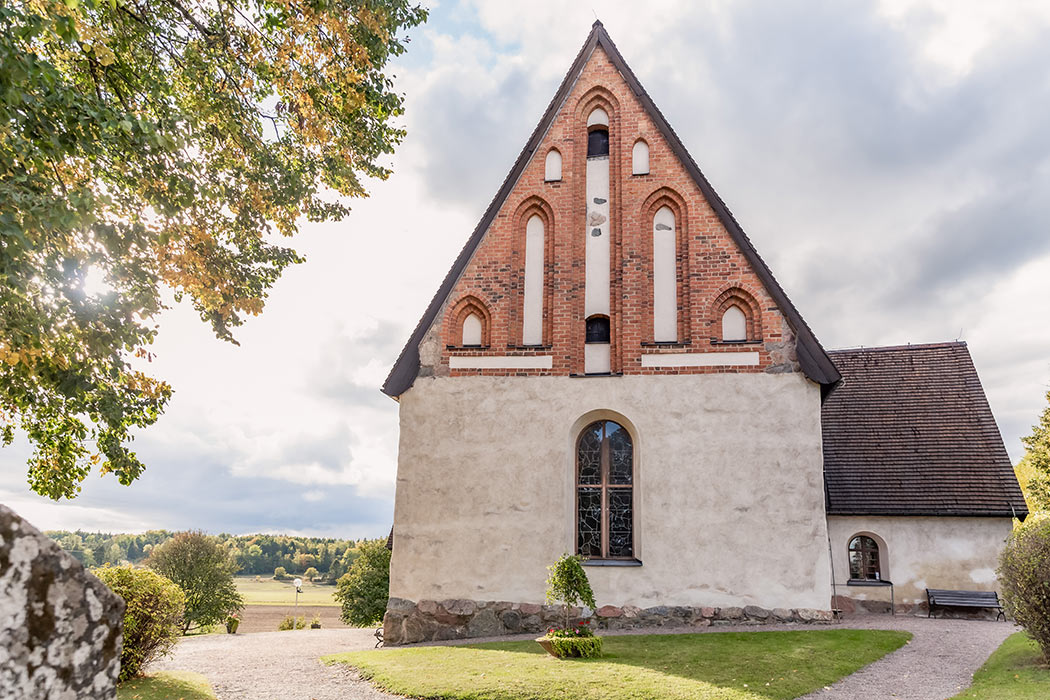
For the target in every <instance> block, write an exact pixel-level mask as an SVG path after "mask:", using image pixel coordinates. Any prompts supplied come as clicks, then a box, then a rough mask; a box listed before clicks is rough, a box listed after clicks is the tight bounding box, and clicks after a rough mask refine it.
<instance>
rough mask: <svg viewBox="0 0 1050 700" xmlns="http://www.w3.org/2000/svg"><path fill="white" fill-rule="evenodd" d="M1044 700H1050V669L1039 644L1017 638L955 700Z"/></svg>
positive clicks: (1017, 636)
mask: <svg viewBox="0 0 1050 700" xmlns="http://www.w3.org/2000/svg"><path fill="white" fill-rule="evenodd" d="M963 698H977V699H978V700H1042V699H1043V698H1050V669H1047V667H1046V664H1045V663H1044V661H1043V655H1042V654H1040V653H1039V647H1038V646H1036V643H1035V642H1033V641H1032V640H1031V639H1029V638H1028V636H1027V635H1025V633H1024V632H1018V633H1017V634H1013V635H1011V636H1010V637H1008V638H1007V639H1006V641H1005V642H1003V645H1002V646H1001V647H999V648H998V649H997V650H996V651H995V653H994V654H992V656H991V658H989V659H988V661H986V662H985V664H984V666H981V668H980V670H978V671H977V673H975V674H973V685H972V686H970V687H969V688H967V689H966V690H964V691H963V692H961V693H959V694H958V695H956V696H955V698H953V700H963Z"/></svg>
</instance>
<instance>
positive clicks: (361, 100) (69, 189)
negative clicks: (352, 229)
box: [0, 0, 426, 499]
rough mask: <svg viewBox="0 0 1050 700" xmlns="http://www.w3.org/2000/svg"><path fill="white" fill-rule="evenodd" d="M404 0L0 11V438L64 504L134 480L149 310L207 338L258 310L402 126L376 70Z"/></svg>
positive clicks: (156, 401)
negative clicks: (310, 231)
mask: <svg viewBox="0 0 1050 700" xmlns="http://www.w3.org/2000/svg"><path fill="white" fill-rule="evenodd" d="M425 19H426V11H425V10H424V9H422V8H420V7H417V6H414V5H412V4H411V3H410V2H407V1H406V0H211V1H208V2H205V1H203V0H149V1H146V0H12V1H11V2H6V3H4V4H3V5H0V275H2V276H3V283H2V284H0V436H2V438H3V441H4V442H5V444H10V443H11V442H12V440H13V439H14V437H15V435H16V434H17V433H18V432H19V431H21V432H22V433H23V434H24V435H25V436H26V437H27V438H28V440H29V442H30V443H31V445H32V447H33V453H32V455H31V457H30V460H29V483H30V486H31V487H32V488H33V490H35V491H37V492H38V493H41V494H44V495H47V496H50V497H51V498H56V499H57V498H62V497H72V496H74V495H76V493H77V492H78V491H79V489H80V483H81V482H82V481H83V480H84V478H85V477H86V476H87V475H88V474H89V473H90V472H91V470H92V469H93V468H94V467H95V466H96V465H97V468H98V469H99V470H100V471H101V472H102V473H109V472H111V473H113V474H114V475H115V476H116V478H117V479H118V480H119V481H120V483H122V484H129V483H131V482H132V481H133V480H134V479H135V478H136V477H137V476H138V475H139V474H140V473H141V472H142V470H143V468H144V465H143V464H142V462H141V461H140V460H139V459H138V458H137V457H136V455H135V453H134V452H133V451H132V450H131V449H130V446H129V443H130V441H131V432H130V431H131V430H132V429H133V428H136V427H144V426H148V425H151V424H152V423H154V422H155V421H156V420H157V419H158V417H159V416H160V415H161V413H162V412H163V411H164V408H165V406H166V404H167V402H168V400H169V398H170V396H171V393H172V388H171V387H170V386H169V385H168V384H167V383H166V382H164V381H163V379H161V378H159V377H155V376H152V375H151V374H150V373H149V372H148V371H147V369H148V360H149V359H150V357H151V355H150V346H151V343H152V341H153V340H154V338H155V335H156V333H157V326H156V317H157V315H158V314H159V313H160V312H161V311H162V310H163V309H164V308H165V299H166V298H169V296H170V297H173V298H174V299H175V300H177V301H181V300H186V301H188V302H189V303H190V304H192V305H193V307H194V308H195V309H196V311H197V312H198V313H199V314H200V317H201V319H202V320H203V321H204V322H206V323H208V324H209V325H210V326H211V328H212V330H213V331H214V333H215V335H216V336H217V337H218V338H219V339H221V340H225V341H228V342H236V341H235V339H234V329H236V328H237V326H239V325H241V324H242V323H243V322H244V320H245V318H246V317H248V316H251V315H255V314H258V313H259V312H260V311H261V310H262V308H263V304H264V302H265V300H266V296H267V293H268V291H269V289H270V287H271V286H272V285H273V284H274V282H275V281H276V280H277V279H278V277H279V276H280V275H281V272H282V271H283V270H284V269H285V268H286V267H287V266H289V265H292V264H296V263H299V262H301V261H302V258H301V257H300V256H299V255H298V254H297V253H296V251H295V250H294V249H293V248H292V247H291V246H290V245H289V244H288V242H287V241H288V238H289V237H290V236H292V235H293V234H295V233H296V232H297V229H298V227H299V224H300V222H301V221H303V220H306V221H325V220H332V219H339V218H340V217H343V216H344V215H345V214H346V213H347V212H348V206H347V200H348V198H354V197H362V196H365V195H366V192H365V187H364V182H363V180H364V178H378V179H383V178H386V177H387V176H388V175H389V174H390V172H389V170H388V169H387V168H385V167H384V166H383V165H382V164H381V159H382V157H383V156H384V155H386V154H389V153H391V152H392V151H393V148H394V147H395V145H397V144H398V143H399V141H400V140H401V138H402V137H403V135H404V133H403V131H402V130H400V129H399V128H398V127H397V126H396V125H395V124H394V122H393V120H394V119H395V118H396V117H397V116H398V115H400V114H401V113H402V98H401V96H400V95H398V94H397V93H396V92H394V90H393V85H392V82H391V76H389V75H388V74H387V72H386V65H387V63H388V61H389V60H390V58H391V57H394V56H397V55H399V54H401V53H403V52H404V51H405V49H406V44H407V41H406V39H405V38H404V36H403V33H404V31H405V30H407V29H408V28H411V27H413V26H416V25H418V24H419V23H421V22H423V21H424V20H425Z"/></svg>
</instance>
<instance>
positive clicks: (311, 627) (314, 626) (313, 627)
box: [310, 622, 321, 630]
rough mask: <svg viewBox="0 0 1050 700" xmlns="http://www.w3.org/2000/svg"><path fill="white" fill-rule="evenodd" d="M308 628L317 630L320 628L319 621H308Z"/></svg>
mask: <svg viewBox="0 0 1050 700" xmlns="http://www.w3.org/2000/svg"><path fill="white" fill-rule="evenodd" d="M310 629H312V630H319V629H321V623H320V622H311V623H310Z"/></svg>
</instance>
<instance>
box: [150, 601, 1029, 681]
mask: <svg viewBox="0 0 1050 700" xmlns="http://www.w3.org/2000/svg"><path fill="white" fill-rule="evenodd" d="M834 627H840V628H842V627H844V628H854V629H896V630H906V631H908V632H911V633H912V634H913V635H914V637H913V638H912V640H911V641H910V642H909V643H908V644H906V645H905V646H903V647H902V648H900V649H898V650H897V651H895V652H894V653H892V654H889V655H888V656H886V657H884V658H882V659H880V660H879V661H876V662H875V663H873V664H871V665H870V666H868V667H866V668H863V669H861V670H860V671H858V672H857V673H854V674H853V675H851V676H847V677H846V678H844V679H842V680H841V681H839V682H838V683H836V684H835V685H833V686H831V687H830V688H825V689H824V690H820V691H817V692H815V693H811V694H810V695H806V696H805V697H804V698H802V699H801V700H855V698H864V697H870V698H898V699H899V700H944V699H945V698H949V697H951V696H953V695H955V694H956V693H958V692H959V691H960V690H962V689H963V688H965V687H967V686H968V685H969V684H970V681H971V678H972V676H973V672H974V671H976V670H977V669H978V668H979V667H980V666H981V664H983V663H984V662H985V660H986V659H987V658H988V656H989V655H990V654H991V653H992V652H993V651H995V649H996V647H998V646H999V645H1000V644H1001V643H1002V642H1003V640H1004V639H1006V637H1007V636H1009V635H1010V634H1011V633H1012V632H1014V631H1015V630H1016V628H1015V627H1014V626H1013V625H1012V624H1008V623H1004V622H990V621H987V620H936V619H935V620H928V619H926V618H916V617H909V616H904V615H899V616H896V617H892V616H888V615H870V616H862V617H854V618H851V619H848V620H846V621H845V622H843V623H841V624H837V625H834ZM775 629H793V630H798V629H822V628H819V627H807V626H802V625H763V626H761V627H755V626H748V627H707V628H699V629H698V628H681V629H667V628H664V629H663V630H660V631H661V632H663V633H668V634H674V633H683V632H689V633H696V632H704V633H718V632H729V631H736V630H750V631H761V630H775ZM824 629H827V628H824ZM653 632H654V630H651V629H649V630H630V631H629V632H623V633H621V634H652V633H653ZM606 634H614V633H612V632H609V633H606ZM533 636H534V635H517V636H515V637H501V638H499V639H500V640H502V641H508V640H511V639H530V638H532V637H533ZM480 641H491V640H479V639H471V640H468V643H477V642H480ZM453 643H455V642H453ZM374 644H375V640H374V639H373V638H372V631H371V630H361V629H324V630H302V631H299V632H260V633H256V634H243V635H242V634H238V635H233V636H231V635H225V634H215V635H208V636H202V637H188V638H186V639H183V640H181V641H180V642H179V645H178V646H177V647H176V649H175V651H174V652H173V654H172V656H170V657H168V658H166V659H163V660H161V661H160V662H157V663H154V664H153V665H152V666H151V667H150V670H151V671H159V670H169V669H170V670H185V671H196V672H197V673H201V674H204V675H205V676H206V677H207V678H208V680H210V681H211V683H212V686H213V687H214V688H215V692H216V694H217V695H218V696H219V700H396V696H393V695H389V694H387V693H382V692H379V691H377V690H375V689H374V688H372V686H370V685H369V684H368V683H366V682H364V681H360V680H358V679H357V678H356V676H355V674H354V672H353V671H352V670H350V669H348V668H346V667H344V666H339V665H336V666H325V665H324V664H322V663H321V662H320V660H319V659H320V657H321V656H323V655H325V654H334V653H338V652H342V651H356V650H361V649H371V648H372V647H373V646H374ZM443 644H444V643H443Z"/></svg>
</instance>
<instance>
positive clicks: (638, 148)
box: [631, 139, 649, 175]
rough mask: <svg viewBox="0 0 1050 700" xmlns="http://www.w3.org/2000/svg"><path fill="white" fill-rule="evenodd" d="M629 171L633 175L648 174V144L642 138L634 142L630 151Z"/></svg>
mask: <svg viewBox="0 0 1050 700" xmlns="http://www.w3.org/2000/svg"><path fill="white" fill-rule="evenodd" d="M631 173H632V174H633V175H648V174H649V144H647V143H646V142H645V141H643V140H642V139H638V140H637V141H635V142H634V150H633V151H632V152H631Z"/></svg>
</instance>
